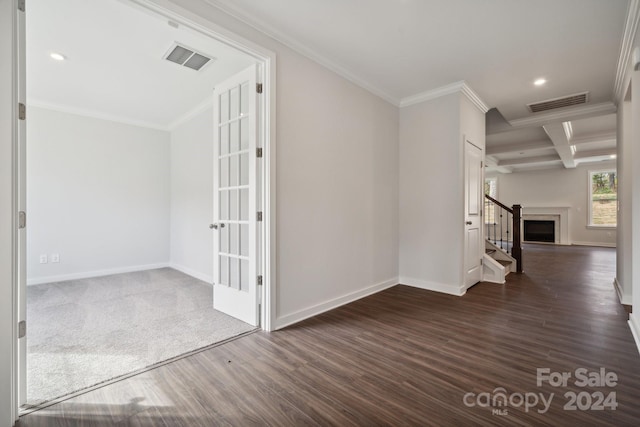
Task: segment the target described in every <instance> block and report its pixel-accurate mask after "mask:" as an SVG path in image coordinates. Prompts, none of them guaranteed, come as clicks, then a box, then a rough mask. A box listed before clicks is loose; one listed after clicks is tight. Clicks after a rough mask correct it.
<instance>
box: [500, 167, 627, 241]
mask: <svg viewBox="0 0 640 427" xmlns="http://www.w3.org/2000/svg"><path fill="white" fill-rule="evenodd" d="M609 168H613V169H615V168H616V163H615V161H607V162H598V163H591V164H587V165H580V166H578V167H577V168H575V169H546V170H539V171H529V172H518V173H511V174H498V175H497V177H498V198H499V199H500V201H501V202H502V203H504V204H506V205H507V206H511V205H513V204H520V205H522V207H523V209H524V210H525V212H526V209H527V207H570V208H571V209H569V240H570V241H571V242H572V243H573V244H583V245H600V246H615V244H616V230H615V229H601V228H600V229H594V228H587V223H588V215H589V213H588V205H589V193H588V189H589V178H588V171H589V170H601V169H609Z"/></svg>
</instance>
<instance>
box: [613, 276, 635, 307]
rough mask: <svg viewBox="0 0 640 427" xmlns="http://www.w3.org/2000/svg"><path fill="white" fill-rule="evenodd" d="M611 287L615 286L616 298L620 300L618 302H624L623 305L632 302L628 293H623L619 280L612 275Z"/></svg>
mask: <svg viewBox="0 0 640 427" xmlns="http://www.w3.org/2000/svg"><path fill="white" fill-rule="evenodd" d="M613 287H614V288H616V293H617V294H618V299H619V300H620V304H624V305H631V304H633V303H632V301H631V297H630V296H628V295H625V293H624V292H623V290H622V286H621V285H620V282H618V278H617V277H614V279H613Z"/></svg>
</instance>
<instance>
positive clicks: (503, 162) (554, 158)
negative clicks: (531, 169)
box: [498, 154, 562, 166]
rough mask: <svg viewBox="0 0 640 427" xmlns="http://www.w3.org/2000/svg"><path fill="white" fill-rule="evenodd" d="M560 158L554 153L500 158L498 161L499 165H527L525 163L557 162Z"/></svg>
mask: <svg viewBox="0 0 640 427" xmlns="http://www.w3.org/2000/svg"><path fill="white" fill-rule="evenodd" d="M560 160H562V159H561V158H560V157H558V156H557V155H555V154H554V155H550V156H537V157H520V158H518V159H508V160H500V161H499V162H498V165H499V166H515V165H525V164H539V163H550V162H557V161H560Z"/></svg>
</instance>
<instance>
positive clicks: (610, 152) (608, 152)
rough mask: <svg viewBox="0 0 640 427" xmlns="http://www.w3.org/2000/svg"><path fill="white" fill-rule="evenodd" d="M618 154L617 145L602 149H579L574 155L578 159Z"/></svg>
mask: <svg viewBox="0 0 640 427" xmlns="http://www.w3.org/2000/svg"><path fill="white" fill-rule="evenodd" d="M616 154H617V150H616V148H615V147H613V148H604V149H600V150H589V151H578V152H576V154H574V156H573V157H575V158H576V159H588V158H589V157H610V156H614V155H616Z"/></svg>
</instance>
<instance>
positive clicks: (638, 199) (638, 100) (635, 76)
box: [627, 36, 640, 350]
mask: <svg viewBox="0 0 640 427" xmlns="http://www.w3.org/2000/svg"><path fill="white" fill-rule="evenodd" d="M639 37H640V36H639ZM639 45H640V40H638V39H636V44H635V46H639ZM631 75H632V80H633V82H632V94H631V141H632V142H631V143H632V145H633V147H634V148H633V151H632V153H631V162H632V164H633V165H634V168H633V169H632V174H631V176H627V184H628V185H631V199H632V200H631V205H632V206H631V212H632V213H633V215H634V217H635V219H636V221H633V222H632V224H631V245H632V248H633V249H632V251H631V268H632V272H631V280H632V291H631V293H632V305H633V308H634V310H633V312H632V313H631V314H630V315H629V323H630V325H631V330H632V331H633V333H634V337H635V339H636V344H637V346H638V350H640V313H638V311H639V309H640V221H639V220H638V218H639V217H640V215H638V213H639V212H640V168H638V165H640V149H638V147H640V71H634V72H633V73H632V74H631Z"/></svg>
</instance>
